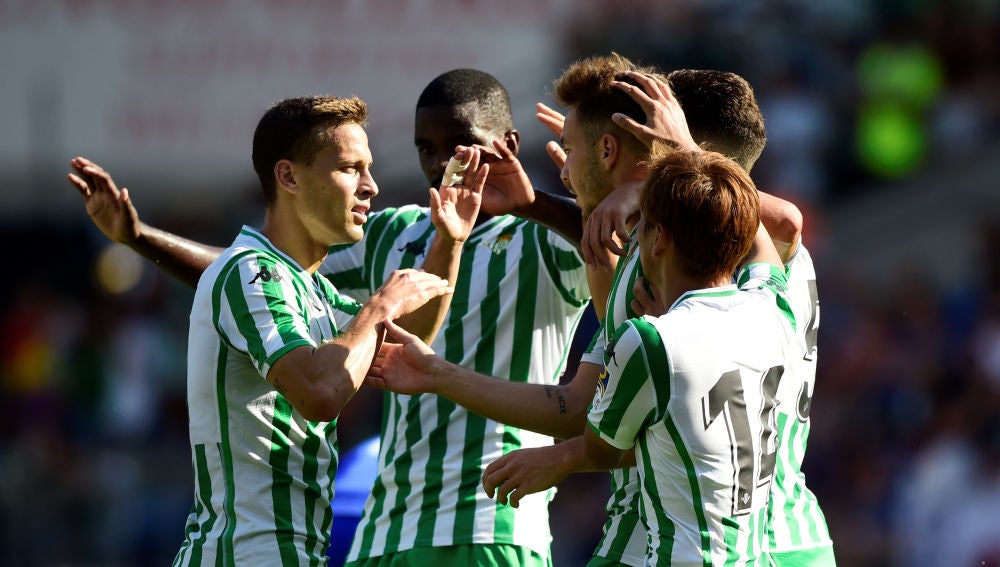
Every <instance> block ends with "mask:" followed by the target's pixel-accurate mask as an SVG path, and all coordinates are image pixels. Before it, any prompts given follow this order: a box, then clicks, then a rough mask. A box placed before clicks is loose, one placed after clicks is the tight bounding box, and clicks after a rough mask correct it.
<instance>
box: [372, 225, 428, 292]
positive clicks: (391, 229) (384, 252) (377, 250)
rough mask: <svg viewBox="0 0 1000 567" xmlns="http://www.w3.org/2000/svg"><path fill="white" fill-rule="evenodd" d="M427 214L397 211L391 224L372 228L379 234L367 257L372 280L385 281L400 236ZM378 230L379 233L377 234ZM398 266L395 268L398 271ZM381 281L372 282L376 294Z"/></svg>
mask: <svg viewBox="0 0 1000 567" xmlns="http://www.w3.org/2000/svg"><path fill="white" fill-rule="evenodd" d="M426 214H427V213H426V212H425V211H424V210H423V209H417V208H414V209H411V210H406V211H396V214H393V215H391V216H392V218H391V219H390V222H389V223H388V224H387V225H386V226H385V227H384V228H383V226H382V225H379V227H375V226H373V227H372V232H373V233H374V234H378V238H377V242H375V243H374V244H371V245H369V246H368V249H367V250H366V256H365V265H366V266H371V267H372V269H371V271H370V272H369V273H370V274H371V276H372V278H378V279H379V280H381V279H383V278H384V277H385V276H387V275H388V274H387V273H386V270H387V268H386V266H387V264H388V262H389V257H390V256H391V255H392V252H393V250H392V249H393V247H394V246H395V245H396V242H397V240H398V236H399V235H400V234H401V233H402V232H403V231H404V230H406V228H407V227H409V226H411V225H413V224H414V223H416V221H417V220H419V219H420V218H421V217H424V216H426ZM386 216H389V215H386ZM432 224H433V223H432ZM376 228H377V232H376ZM396 268H397V266H393V269H396ZM382 283H383V282H381V281H378V282H376V281H374V279H373V281H372V282H371V288H372V291H373V292H374V291H375V289H376V288H378V287H379V286H380V285H382Z"/></svg>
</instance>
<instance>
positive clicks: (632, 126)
mask: <svg viewBox="0 0 1000 567" xmlns="http://www.w3.org/2000/svg"><path fill="white" fill-rule="evenodd" d="M611 120H612V121H613V122H614V123H615V124H617V125H619V126H621V127H622V128H624V129H625V130H628V131H629V132H630V133H631V134H633V135H635V134H636V133H637V132H639V131H640V127H639V123H638V122H636V121H635V120H632V119H631V118H629V117H628V116H626V115H624V114H622V113H621V112H616V113H614V114H612V115H611Z"/></svg>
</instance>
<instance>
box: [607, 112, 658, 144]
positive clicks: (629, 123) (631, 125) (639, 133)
mask: <svg viewBox="0 0 1000 567" xmlns="http://www.w3.org/2000/svg"><path fill="white" fill-rule="evenodd" d="M611 120H612V121H613V122H614V123H615V124H617V125H619V126H621V127H622V128H623V129H625V131H626V132H628V133H629V134H632V135H633V136H635V137H636V138H638V139H639V141H640V142H642V143H643V144H645V145H647V146H649V144H650V143H651V139H650V136H651V133H650V131H649V129H648V128H647V127H645V126H643V125H642V124H639V123H638V122H636V121H635V120H633V119H631V118H629V117H628V116H626V115H624V114H622V113H621V112H616V113H614V114H612V115H611Z"/></svg>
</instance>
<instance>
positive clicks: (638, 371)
mask: <svg viewBox="0 0 1000 567" xmlns="http://www.w3.org/2000/svg"><path fill="white" fill-rule="evenodd" d="M637 321H638V320H637V319H631V320H629V321H627V322H626V323H625V324H624V325H622V326H621V327H619V328H618V331H617V332H616V333H615V338H614V341H615V342H616V343H617V342H618V341H619V340H620V339H621V338H622V337H623V336H624V335H625V333H627V332H628V330H629V328H631V327H632V325H633V324H634V323H636V322H637ZM640 350H643V351H644V350H645V345H640ZM639 354H640V352H639V350H637V351H636V352H635V353H633V354H632V355H631V356H629V358H628V360H627V361H625V366H623V367H621V371H620V372H619V373H618V380H617V381H616V382H615V387H614V394H613V395H614V399H615V400H616V401H615V403H614V404H613V405H612V406H611V407H609V408H608V410H610V409H612V408H614V409H616V411H608V410H605V412H604V415H603V416H601V422H600V423H599V424H598V425H599V428H600V431H604V432H607V435H609V436H611V437H618V429H619V428H620V427H621V424H622V419H623V418H624V416H625V412H626V411H628V408H629V406H630V405H631V404H632V400H634V399H636V397H638V396H639V393H640V392H642V389H643V386H645V385H646V382H647V379H646V377H647V376H650V375H651V372H652V371H651V369H650V367H649V366H647V361H646V356H645V355H644V354H642V355H640V356H637V355H639ZM618 356H621V354H612V356H611V357H610V358H609V357H608V356H607V355H605V357H604V365H605V366H606V367H607V366H609V365H610V364H613V363H614V359H615V358H616V357H618ZM632 376H637V377H639V379H632V378H627V377H632ZM650 381H651V380H650ZM618 400H622V401H620V402H619V401H618ZM650 417H651V414H650V415H647V416H645V417H644V418H643V423H647V422H648V420H649V418H650Z"/></svg>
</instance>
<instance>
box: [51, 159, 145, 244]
mask: <svg viewBox="0 0 1000 567" xmlns="http://www.w3.org/2000/svg"><path fill="white" fill-rule="evenodd" d="M69 163H70V166H71V167H72V168H73V169H74V170H75V173H70V174H68V175H67V176H66V178H67V179H68V180H69V182H70V183H71V184H73V185H74V186H75V187H76V189H77V191H79V192H80V195H81V196H83V202H84V204H85V205H86V207H87V214H88V215H90V220H92V221H93V222H94V224H95V225H96V226H97V228H99V229H100V230H101V232H103V233H104V235H105V236H107V237H108V238H110V239H111V240H113V241H114V242H120V243H122V244H127V243H129V242H132V241H133V240H135V239H137V238H139V234H140V226H141V225H140V223H139V213H137V212H136V210H135V207H134V206H133V205H132V199H130V198H129V194H128V189H126V188H124V187H123V188H122V189H121V190H119V189H118V187H117V186H116V185H115V182H114V180H113V179H112V178H111V175H110V174H109V173H108V172H107V171H104V168H102V167H101V166H99V165H97V164H96V163H94V162H92V161H90V160H89V159H87V158H84V157H75V158H73V159H72V160H70V162H69Z"/></svg>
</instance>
